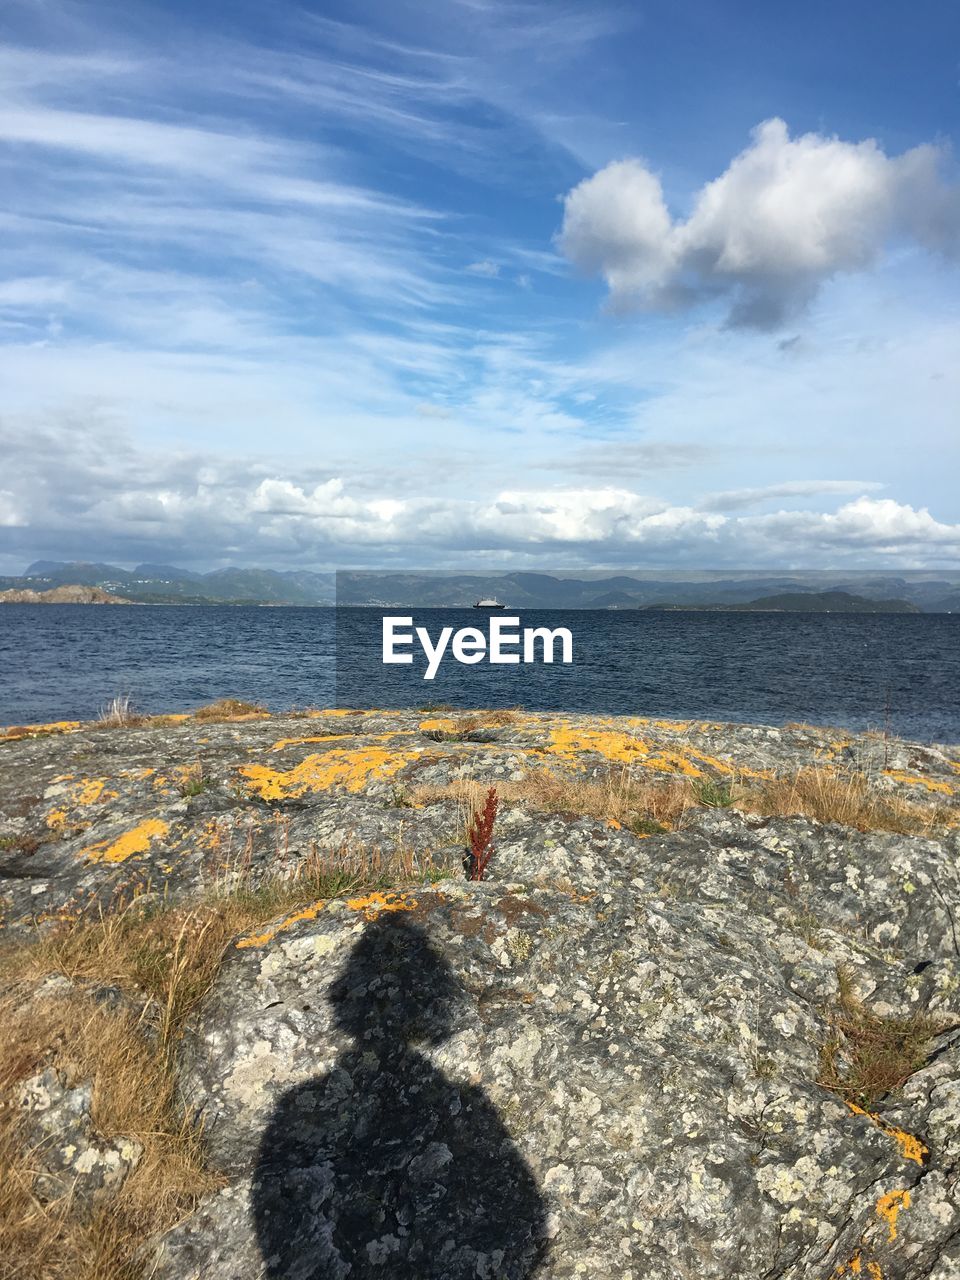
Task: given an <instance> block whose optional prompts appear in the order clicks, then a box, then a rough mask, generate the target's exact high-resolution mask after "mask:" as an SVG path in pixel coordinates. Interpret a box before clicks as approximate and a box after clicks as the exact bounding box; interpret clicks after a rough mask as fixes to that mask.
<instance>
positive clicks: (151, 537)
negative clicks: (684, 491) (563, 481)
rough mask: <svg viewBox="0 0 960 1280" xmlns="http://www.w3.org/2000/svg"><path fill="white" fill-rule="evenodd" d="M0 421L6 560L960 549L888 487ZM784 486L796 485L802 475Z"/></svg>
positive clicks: (808, 559)
mask: <svg viewBox="0 0 960 1280" xmlns="http://www.w3.org/2000/svg"><path fill="white" fill-rule="evenodd" d="M0 435H3V436H4V439H3V441H2V447H3V450H4V455H5V457H6V458H7V460H8V474H9V477H10V478H9V481H8V484H9V485H10V486H11V487H10V488H9V489H8V490H4V491H3V492H0V556H2V558H3V562H4V564H5V565H6V566H7V567H8V568H9V569H13V568H16V567H22V566H18V565H16V564H15V563H14V560H15V558H16V556H17V551H18V549H22V559H23V560H24V561H26V560H27V559H32V558H34V557H35V556H38V555H40V556H53V557H55V558H68V557H71V558H77V557H79V558H86V559H96V560H100V559H106V560H119V561H121V562H128V561H129V562H135V561H137V560H141V559H162V560H169V561H173V562H175V563H176V562H178V561H179V562H181V563H185V564H187V565H188V566H196V565H207V566H209V565H211V564H216V563H222V562H224V561H234V562H236V561H240V562H242V563H247V564H257V563H260V564H263V563H268V564H272V565H276V566H278V567H285V566H293V565H298V564H299V565H309V566H311V567H316V568H322V567H332V566H336V565H338V564H339V565H350V564H354V565H357V564H378V563H379V564H384V563H391V562H395V561H396V559H397V558H398V557H400V558H405V559H406V560H407V561H411V560H413V559H414V558H415V560H416V562H417V563H420V564H427V563H434V564H438V565H440V564H447V565H451V564H457V563H483V562H486V563H510V562H514V563H516V562H528V563H530V562H539V563H541V564H549V563H550V562H551V561H552V562H553V563H555V564H556V563H558V562H564V563H570V562H573V563H581V564H589V565H602V564H613V563H618V562H619V563H624V564H628V563H633V564H634V565H636V564H638V563H641V562H643V563H646V564H647V565H651V564H664V565H671V564H674V565H678V564H683V565H688V566H692V567H699V568H703V567H705V566H716V565H724V564H726V565H734V566H738V567H743V566H744V565H748V564H749V565H753V566H755V567H756V566H760V565H773V566H776V565H780V566H784V565H790V564H798V563H801V564H803V566H804V567H826V568H829V567H835V566H842V565H854V564H868V565H873V566H878V565H881V564H890V565H918V564H921V565H922V564H939V565H945V564H957V563H960V525H956V524H947V523H944V522H942V521H940V520H938V519H936V517H934V516H933V515H932V514H931V513H930V511H929V510H927V509H926V508H924V507H919V508H916V507H913V506H910V505H909V504H907V503H902V502H897V501H894V500H893V499H890V498H873V497H869V496H866V495H860V496H858V497H856V498H854V499H853V500H852V501H849V502H846V503H845V504H843V505H842V506H840V507H839V509H837V510H835V511H827V512H824V511H816V510H789V511H788V510H779V511H775V512H772V513H769V514H762V515H754V514H729V513H724V512H720V511H714V510H705V509H702V508H700V509H698V508H697V507H695V506H691V505H688V504H684V503H676V502H670V501H667V500H664V499H662V498H660V497H658V496H656V495H654V494H649V493H642V492H637V491H635V490H633V489H631V488H629V487H627V486H625V485H623V484H618V485H605V486H602V485H589V484H585V485H584V484H581V485H566V486H558V487H534V486H528V487H516V486H513V487H500V488H497V487H496V484H495V483H494V484H493V485H491V486H490V487H489V489H484V488H478V489H475V491H474V492H472V493H471V494H470V495H469V496H459V497H458V496H456V495H451V494H450V493H442V492H436V491H430V490H429V489H427V488H423V487H421V488H420V489H419V490H415V491H413V492H411V493H409V494H403V493H399V494H398V493H397V491H396V490H395V489H391V488H387V487H386V486H385V485H382V484H381V485H380V486H379V487H375V488H372V489H371V487H370V486H369V485H367V486H364V484H363V483H361V479H360V477H359V476H353V477H351V476H348V475H343V474H331V473H330V472H329V471H328V472H327V473H326V474H323V473H322V472H319V471H318V469H314V470H313V471H312V472H310V471H305V469H304V468H303V467H302V466H301V467H295V466H293V465H291V464H289V463H288V464H286V465H285V464H283V463H282V462H280V461H278V460H273V461H270V460H268V459H263V458H261V459H247V460H245V461H238V460H227V459H224V458H222V457H218V456H216V455H213V454H205V455H199V454H189V453H181V454H169V453H168V454H159V453H153V452H149V451H146V450H143V449H141V448H139V447H137V446H136V445H135V444H133V443H132V442H131V441H130V440H129V439H128V438H127V437H126V436H125V435H124V434H123V433H122V432H120V431H118V430H116V429H115V428H113V427H111V426H109V425H108V424H103V423H101V424H99V425H96V424H94V425H91V424H90V423H80V422H77V421H71V422H66V423H63V424H61V425H59V426H56V427H50V426H48V427H45V428H38V429H36V430H35V431H34V433H33V435H32V436H31V438H30V439H29V440H27V439H26V438H25V437H24V435H23V434H22V433H21V432H20V431H18V430H16V429H15V428H14V427H13V425H12V424H11V425H10V426H9V427H7V428H6V430H5V431H3V432H0ZM848 483H849V482H825V483H823V484H821V485H820V486H819V487H820V489H821V490H824V489H825V490H826V491H828V492H829V491H830V489H831V488H833V489H834V490H835V491H839V490H840V488H841V487H842V486H846V485H847V484H848ZM806 487H807V488H809V487H810V486H806ZM779 488H780V491H781V492H782V493H784V494H798V493H800V492H802V491H803V489H804V485H803V484H801V483H799V482H798V483H787V484H784V485H782V486H780V487H779ZM776 491H777V486H771V487H770V489H769V492H770V493H774V492H776ZM14 494H15V495H16V500H14V497H13V495H14Z"/></svg>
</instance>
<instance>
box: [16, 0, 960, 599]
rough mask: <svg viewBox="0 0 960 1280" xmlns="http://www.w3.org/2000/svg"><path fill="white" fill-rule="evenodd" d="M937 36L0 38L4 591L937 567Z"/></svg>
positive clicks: (945, 431) (448, 15)
mask: <svg viewBox="0 0 960 1280" xmlns="http://www.w3.org/2000/svg"><path fill="white" fill-rule="evenodd" d="M958 128H960V8H958V7H957V6H954V5H946V4H943V2H942V0H918V2H917V3H914V4H912V5H909V6H908V5H904V4H902V3H893V2H892V0H870V2H869V3H867V2H866V0H844V3H843V4H842V5H838V4H836V3H835V2H832V3H827V2H826V0H808V2H807V3H805V4H803V5H782V4H776V5H771V4H765V3H762V2H761V0H652V2H651V3H644V2H643V0H636V2H630V3H626V2H621V3H608V2H607V0H592V2H591V3H566V0H542V2H541V0H527V2H525V3H513V2H512V0H417V2H416V3H411V2H410V0H350V3H343V4H337V3H323V4H320V3H316V2H313V3H304V4H292V3H285V0H273V2H272V3H271V4H269V5H264V4H263V3H262V2H258V3H256V4H253V3H246V0H192V2H191V3H189V4H188V3H181V0H164V2H163V3H161V4H156V5H151V4H147V3H142V2H141V0H124V2H123V3H117V4H113V3H105V2H101V0H82V2H77V3H71V2H70V0H4V4H3V11H2V14H0V189H2V193H3V199H2V201H0V573H7V574H15V573H19V572H22V570H23V568H24V567H25V565H26V564H27V563H28V562H29V561H31V560H33V559H36V558H44V559H62V560H73V559H84V560H106V561H108V562H111V563H115V564H121V565H125V566H131V565H133V564H135V563H138V562H140V561H150V562H153V563H173V564H177V565H182V566H184V567H187V568H193V569H209V568H215V567H219V566H223V565H230V564H237V565H258V566H263V567H272V568H277V569H304V568H307V569H318V570H322V569H329V568H338V567H343V568H346V567H376V568H380V567H383V568H389V567H463V568H468V567H481V566H482V567H494V566H499V567H503V568H520V567H535V566H539V567H544V568H549V567H554V568H577V567H584V568H605V567H618V566H620V567H633V568H669V567H671V566H683V567H688V568H721V567H728V566H729V567H738V568H757V567H766V566H770V567H781V568H787V567H792V568H845V567H866V568H880V567H900V568H926V567H946V566H953V567H956V566H958V565H960V486H958V484H957V477H958V475H960V164H958V152H957V147H958V137H957V133H958Z"/></svg>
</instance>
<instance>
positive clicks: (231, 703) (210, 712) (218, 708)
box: [193, 698, 269, 722]
mask: <svg viewBox="0 0 960 1280" xmlns="http://www.w3.org/2000/svg"><path fill="white" fill-rule="evenodd" d="M265 715H269V712H268V711H267V708H266V707H265V706H263V705H262V704H261V703H259V702H244V701H243V700H242V699H241V698H218V699H217V701H216V702H210V703H208V704H207V705H206V706H205V707H198V708H197V709H196V711H194V712H193V718H194V720H202V721H205V722H209V721H213V720H237V719H240V718H243V717H246V716H265Z"/></svg>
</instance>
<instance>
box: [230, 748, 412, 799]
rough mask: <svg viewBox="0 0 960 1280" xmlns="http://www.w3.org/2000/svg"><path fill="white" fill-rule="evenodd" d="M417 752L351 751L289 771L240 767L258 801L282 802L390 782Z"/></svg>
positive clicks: (260, 766)
mask: <svg viewBox="0 0 960 1280" xmlns="http://www.w3.org/2000/svg"><path fill="white" fill-rule="evenodd" d="M418 755H420V752H419V751H417V750H413V751H387V750H385V749H384V748H383V747H355V748H353V749H352V750H349V751H348V750H339V749H337V750H333V751H327V752H325V753H323V754H322V755H309V756H306V757H305V758H304V759H303V760H301V761H300V763H299V764H297V765H294V767H293V768H292V769H287V770H282V769H271V768H269V767H268V766H267V765H263V764H245V765H241V766H240V769H239V772H240V774H241V775H242V776H243V777H244V778H246V779H247V784H248V789H249V790H250V791H252V792H253V793H254V794H255V795H258V796H259V797H260V799H261V800H283V799H285V798H287V797H297V796H304V795H306V794H307V793H308V792H311V791H326V790H327V789H328V788H330V787H338V786H339V787H343V788H345V789H346V790H347V791H360V790H362V789H363V787H364V786H366V784H367V783H368V782H369V781H370V779H371V778H390V777H393V775H394V774H396V773H399V772H400V770H401V769H402V768H403V767H404V765H406V764H408V763H409V762H410V761H411V760H413V759H415V758H416V757H417V756H418Z"/></svg>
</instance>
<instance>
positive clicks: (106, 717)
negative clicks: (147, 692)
mask: <svg viewBox="0 0 960 1280" xmlns="http://www.w3.org/2000/svg"><path fill="white" fill-rule="evenodd" d="M143 721H144V717H143V716H142V715H140V714H139V712H137V711H135V710H134V707H133V701H132V699H131V697H130V695H129V694H128V693H118V694H117V695H116V697H114V698H111V699H110V701H109V702H108V703H107V704H106V705H105V706H103V707H101V708H100V714H99V715H98V716H97V724H98V725H99V726H100V727H101V728H104V729H130V728H133V727H134V726H136V725H139V724H143Z"/></svg>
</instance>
